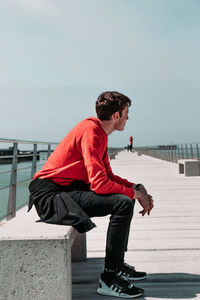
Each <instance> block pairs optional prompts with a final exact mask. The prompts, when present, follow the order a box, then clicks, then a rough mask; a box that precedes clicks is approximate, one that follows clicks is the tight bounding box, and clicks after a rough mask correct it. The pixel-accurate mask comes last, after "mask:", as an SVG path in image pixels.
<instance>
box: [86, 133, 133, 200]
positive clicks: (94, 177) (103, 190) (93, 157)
mask: <svg viewBox="0 0 200 300" xmlns="http://www.w3.org/2000/svg"><path fill="white" fill-rule="evenodd" d="M105 143H106V142H104V141H103V140H102V137H101V136H100V134H99V132H98V131H97V132H96V131H95V130H94V131H91V132H90V131H87V132H85V134H84V135H83V137H82V140H81V152H82V156H83V160H84V165H85V168H86V170H87V174H88V179H89V182H90V184H91V186H90V188H91V190H92V191H94V192H95V193H98V194H123V195H126V196H128V197H130V198H131V199H133V198H134V193H135V192H134V190H133V189H132V183H131V184H130V185H129V186H125V185H124V184H120V183H118V182H116V181H113V180H112V179H111V178H110V177H108V175H107V172H106V168H105V165H104V161H103V154H104V149H105Z"/></svg>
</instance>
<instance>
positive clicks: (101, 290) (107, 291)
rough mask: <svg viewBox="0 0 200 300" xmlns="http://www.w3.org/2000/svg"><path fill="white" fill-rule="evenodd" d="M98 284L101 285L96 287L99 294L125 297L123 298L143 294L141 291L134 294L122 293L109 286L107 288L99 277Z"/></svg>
mask: <svg viewBox="0 0 200 300" xmlns="http://www.w3.org/2000/svg"><path fill="white" fill-rule="evenodd" d="M99 284H100V285H101V287H99V288H98V289H97V293H98V294H100V295H104V296H112V297H118V298H125V299H132V298H137V297H140V296H142V295H143V293H138V294H136V295H127V294H124V293H119V292H116V291H114V290H112V289H111V288H109V287H108V286H107V285H106V284H105V283H104V282H103V281H102V280H101V279H100V280H99Z"/></svg>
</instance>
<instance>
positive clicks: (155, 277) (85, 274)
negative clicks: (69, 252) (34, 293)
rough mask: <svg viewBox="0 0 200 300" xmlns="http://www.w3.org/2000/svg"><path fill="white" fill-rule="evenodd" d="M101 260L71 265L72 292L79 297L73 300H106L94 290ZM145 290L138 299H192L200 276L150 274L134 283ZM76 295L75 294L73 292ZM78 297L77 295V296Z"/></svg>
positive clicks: (199, 288)
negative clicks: (77, 291)
mask: <svg viewBox="0 0 200 300" xmlns="http://www.w3.org/2000/svg"><path fill="white" fill-rule="evenodd" d="M103 266H104V259H103V258H89V259H88V260H87V261H86V262H77V263H73V264H72V280H73V285H74V290H76V288H78V289H79V293H80V295H81V297H80V298H79V297H75V298H74V297H73V299H80V300H82V299H87V297H90V298H88V299H91V300H96V299H101V300H103V299H105V300H106V299H108V297H106V296H98V295H97V294H96V288H97V286H98V280H99V277H100V273H101V272H102V270H103ZM135 285H136V286H138V287H142V288H143V289H144V290H145V294H144V296H143V297H140V298H139V299H148V298H157V299H163V298H165V299H192V298H196V297H197V295H198V294H200V275H197V274H190V273H152V274H148V279H147V280H145V281H140V282H137V283H135ZM75 294H76V292H75ZM75 294H74V295H75ZM77 296H78V295H77Z"/></svg>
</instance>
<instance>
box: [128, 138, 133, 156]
mask: <svg viewBox="0 0 200 300" xmlns="http://www.w3.org/2000/svg"><path fill="white" fill-rule="evenodd" d="M129 140H130V143H129V149H130V151H131V152H132V150H133V137H132V136H130V139H129Z"/></svg>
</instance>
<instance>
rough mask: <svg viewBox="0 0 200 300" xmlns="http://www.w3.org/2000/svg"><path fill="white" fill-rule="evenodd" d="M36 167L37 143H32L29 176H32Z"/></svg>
mask: <svg viewBox="0 0 200 300" xmlns="http://www.w3.org/2000/svg"><path fill="white" fill-rule="evenodd" d="M36 168H37V144H33V160H32V168H31V178H33V176H34V174H35V172H36Z"/></svg>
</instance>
